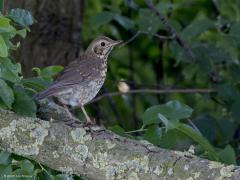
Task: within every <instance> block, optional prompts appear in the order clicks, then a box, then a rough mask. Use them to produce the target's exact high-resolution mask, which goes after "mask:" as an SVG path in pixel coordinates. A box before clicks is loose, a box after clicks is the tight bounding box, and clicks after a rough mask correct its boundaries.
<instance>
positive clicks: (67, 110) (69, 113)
mask: <svg viewBox="0 0 240 180" xmlns="http://www.w3.org/2000/svg"><path fill="white" fill-rule="evenodd" d="M63 107H64V109H65V111H66V112H67V115H68V117H69V118H70V119H76V118H75V117H74V116H73V115H72V113H71V112H70V111H69V109H68V107H67V105H65V104H63Z"/></svg>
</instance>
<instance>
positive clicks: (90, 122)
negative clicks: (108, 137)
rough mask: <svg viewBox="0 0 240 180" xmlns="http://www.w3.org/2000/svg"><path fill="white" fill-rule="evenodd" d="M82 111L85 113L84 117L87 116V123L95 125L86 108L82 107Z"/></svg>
mask: <svg viewBox="0 0 240 180" xmlns="http://www.w3.org/2000/svg"><path fill="white" fill-rule="evenodd" d="M81 109H82V112H83V114H84V116H85V118H86V120H87V123H88V124H94V123H93V122H92V121H91V119H90V117H89V116H88V114H87V112H86V110H85V108H84V107H83V106H81Z"/></svg>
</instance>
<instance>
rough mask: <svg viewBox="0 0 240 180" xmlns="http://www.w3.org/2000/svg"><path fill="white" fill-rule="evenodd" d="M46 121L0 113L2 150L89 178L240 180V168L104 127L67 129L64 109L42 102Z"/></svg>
mask: <svg viewBox="0 0 240 180" xmlns="http://www.w3.org/2000/svg"><path fill="white" fill-rule="evenodd" d="M39 115H40V116H41V117H42V118H45V119H49V118H51V121H46V120H41V119H38V118H29V117H22V116H20V115H17V114H15V113H13V112H10V111H6V110H0V149H2V150H6V151H9V152H11V153H15V154H18V155H21V156H24V157H27V158H30V159H33V160H35V161H37V162H39V163H42V164H44V165H46V166H48V167H50V168H52V169H55V170H59V171H62V172H67V173H73V174H76V175H79V176H80V175H81V176H85V177H87V178H88V179H94V180H97V179H134V180H136V179H156V180H159V179H184V180H185V179H189V180H190V179H199V180H202V179H219V180H220V179H236V180H237V179H239V177H240V169H239V168H237V167H235V166H233V165H230V166H228V165H224V164H221V163H218V162H213V161H209V160H205V159H201V158H199V157H196V156H194V155H192V154H190V153H188V152H177V151H172V150H166V149H161V148H158V147H155V146H153V145H151V144H150V143H147V142H146V141H135V140H131V139H127V138H124V137H120V136H118V135H116V134H113V133H112V132H110V131H108V130H105V129H104V128H102V127H98V126H92V127H87V126H85V127H84V125H83V124H78V125H77V126H78V127H76V128H72V127H69V126H66V125H64V124H63V122H62V121H64V120H66V119H67V116H66V113H65V112H64V110H63V108H62V107H59V106H58V105H56V104H54V103H53V102H50V101H43V102H42V103H41V107H40V113H39Z"/></svg>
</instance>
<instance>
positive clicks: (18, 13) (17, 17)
mask: <svg viewBox="0 0 240 180" xmlns="http://www.w3.org/2000/svg"><path fill="white" fill-rule="evenodd" d="M7 15H8V17H9V18H11V19H12V20H13V21H15V22H16V23H18V24H19V25H21V26H23V27H27V26H30V25H32V24H33V23H34V18H33V16H32V14H31V13H30V12H29V11H27V10H24V9H19V8H17V9H11V10H10V11H9V13H8V14H7Z"/></svg>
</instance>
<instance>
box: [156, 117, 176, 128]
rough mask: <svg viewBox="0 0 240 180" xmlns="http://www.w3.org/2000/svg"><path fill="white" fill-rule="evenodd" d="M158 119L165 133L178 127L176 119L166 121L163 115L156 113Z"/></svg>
mask: <svg viewBox="0 0 240 180" xmlns="http://www.w3.org/2000/svg"><path fill="white" fill-rule="evenodd" d="M158 118H159V119H160V120H161V121H162V122H163V124H164V125H165V127H166V131H168V130H169V129H175V128H176V127H177V126H178V121H177V120H176V119H170V120H168V119H167V118H166V117H165V116H164V115H162V114H161V113H158Z"/></svg>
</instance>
